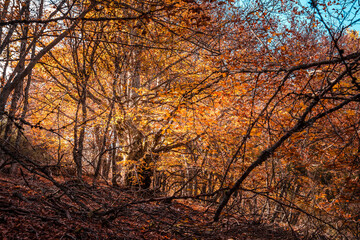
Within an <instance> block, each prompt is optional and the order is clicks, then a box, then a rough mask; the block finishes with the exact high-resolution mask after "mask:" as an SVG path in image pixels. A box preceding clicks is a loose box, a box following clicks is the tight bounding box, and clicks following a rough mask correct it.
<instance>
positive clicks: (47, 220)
mask: <svg viewBox="0 0 360 240" xmlns="http://www.w3.org/2000/svg"><path fill="white" fill-rule="evenodd" d="M56 182H58V183H60V184H59V185H58V186H55V185H56V184H55V185H54V183H52V182H51V181H49V180H48V179H43V178H41V177H39V176H38V175H34V174H30V173H23V172H22V173H21V174H19V175H18V176H10V175H8V174H4V173H0V239H3V240H5V239H226V240H230V239H282V240H286V239H297V238H296V237H295V236H294V233H292V232H291V231H286V230H285V229H282V228H280V227H278V226H276V225H270V224H264V223H255V222H253V221H251V220H249V219H248V220H245V219H244V220H239V219H241V218H236V217H227V218H225V219H223V220H222V221H219V222H216V223H213V222H212V217H213V209H211V208H210V209H207V208H206V207H205V206H203V205H201V204H200V203H197V202H196V201H190V200H172V201H160V200H159V199H161V197H157V199H155V198H149V196H144V194H141V193H139V192H134V191H129V190H128V189H121V188H114V187H111V186H107V185H105V184H98V185H97V186H95V187H93V186H92V185H91V184H89V183H86V181H85V182H79V181H75V180H69V179H56ZM145 195H146V194H145ZM297 237H298V238H300V237H299V235H298V236H297Z"/></svg>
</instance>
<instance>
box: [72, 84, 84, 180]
mask: <svg viewBox="0 0 360 240" xmlns="http://www.w3.org/2000/svg"><path fill="white" fill-rule="evenodd" d="M86 81H87V79H85V81H84V82H83V83H82V86H81V87H82V91H81V96H80V100H79V103H78V105H77V109H76V116H75V126H74V148H73V159H74V162H75V165H76V173H77V177H78V178H79V179H81V178H82V158H83V151H84V140H85V129H86V123H85V121H86V118H87V108H86V91H87V90H86V88H87V86H86V85H87V83H86ZM80 108H81V112H82V117H81V121H79V110H80ZM79 123H80V124H79ZM79 125H80V126H79ZM79 128H80V130H79Z"/></svg>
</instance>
